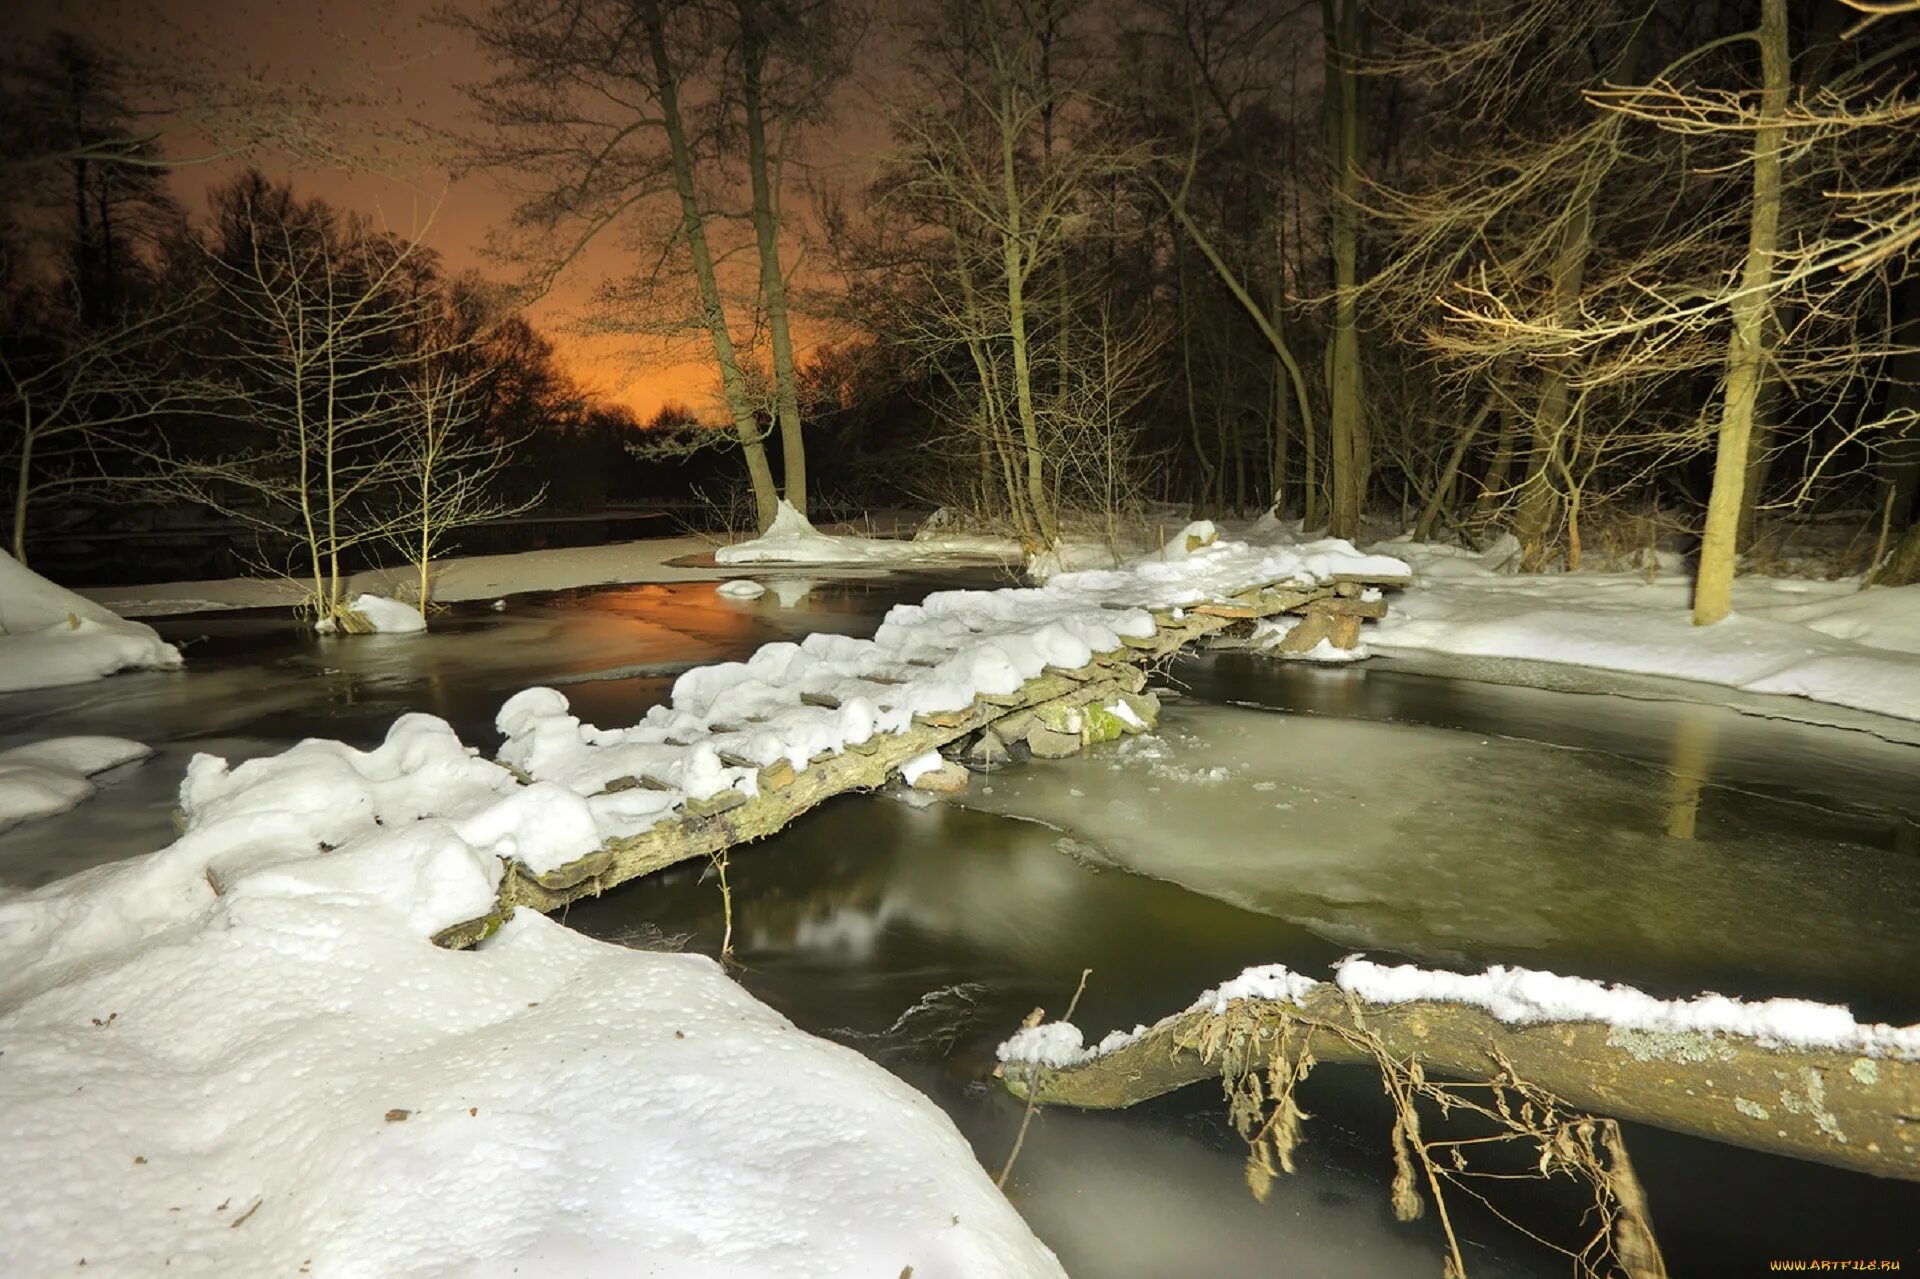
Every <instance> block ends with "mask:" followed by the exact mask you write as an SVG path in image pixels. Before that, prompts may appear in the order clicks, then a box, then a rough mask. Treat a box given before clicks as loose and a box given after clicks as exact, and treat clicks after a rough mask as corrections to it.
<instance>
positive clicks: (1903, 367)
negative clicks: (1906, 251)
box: [1875, 275, 1920, 581]
mask: <svg viewBox="0 0 1920 1279" xmlns="http://www.w3.org/2000/svg"><path fill="white" fill-rule="evenodd" d="M1895 296H1896V298H1897V302H1896V304H1895V305H1896V307H1897V315H1898V318H1897V319H1896V320H1895V322H1894V328H1893V345H1894V348H1895V350H1894V353H1893V354H1892V355H1891V356H1889V357H1888V359H1887V376H1886V384H1887V404H1886V417H1887V418H1888V419H1889V421H1890V422H1891V423H1892V427H1891V432H1892V438H1890V439H1889V440H1887V441H1886V443H1885V444H1884V445H1883V446H1882V447H1881V450H1880V486H1881V488H1880V491H1881V495H1882V497H1881V501H1882V509H1883V510H1885V511H1887V512H1888V518H1889V519H1891V520H1892V521H1893V525H1894V527H1895V528H1901V527H1905V526H1906V525H1908V524H1910V523H1914V522H1917V521H1920V275H1912V276H1908V277H1907V282H1906V283H1905V284H1903V285H1901V286H1900V291H1899V293H1898V294H1896V295H1895ZM1907 540H1908V541H1911V540H1912V537H1911V535H1909V536H1908V538H1907ZM1875 580H1876V581H1878V580H1881V579H1880V578H1879V577H1877V576H1876V578H1875ZM1905 580H1908V581H1911V580H1913V574H1911V573H1909V575H1908V577H1907V578H1906V579H1905Z"/></svg>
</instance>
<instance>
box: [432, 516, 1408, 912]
mask: <svg viewBox="0 0 1920 1279" xmlns="http://www.w3.org/2000/svg"><path fill="white" fill-rule="evenodd" d="M1408 578H1409V573H1408V569H1407V566H1406V565H1405V564H1403V563H1401V562H1400V561H1398V560H1395V559H1391V558H1389V557H1385V556H1368V555H1361V554H1359V553H1357V552H1355V551H1354V549H1353V548H1352V547H1351V546H1350V545H1349V544H1347V543H1345V542H1341V541H1326V542H1318V543H1311V544H1307V545H1304V546H1299V547H1292V548H1286V549H1280V550H1276V549H1274V548H1270V547H1265V548H1256V547H1249V546H1246V545H1243V544H1237V543H1235V544H1224V545H1205V546H1196V547H1188V546H1186V545H1185V544H1184V543H1182V544H1180V545H1179V546H1177V547H1176V548H1175V549H1174V550H1173V551H1172V553H1171V554H1170V557H1169V558H1168V559H1165V560H1154V561H1149V562H1147V563H1143V564H1138V565H1135V566H1132V567H1130V568H1126V569H1119V570H1112V571H1101V572H1087V573H1073V574H1066V575H1062V576H1060V577H1056V578H1054V579H1053V580H1052V581H1050V582H1049V583H1048V584H1047V585H1045V586H1042V587H1034V588H1024V589H1008V590H998V591H951V592H944V593H940V594H936V595H933V596H930V597H928V598H927V600H926V601H924V602H923V603H921V604H913V605H902V606H900V607H898V608H895V609H894V610H892V611H891V612H890V613H889V614H888V615H887V617H886V619H885V620H884V621H883V622H882V623H881V625H880V628H879V630H878V631H877V632H876V633H875V635H874V638H873V639H871V640H859V639H852V638H849V637H846V636H841V635H811V636H808V637H807V638H806V639H805V640H804V641H803V642H801V643H799V644H791V643H776V644H769V645H766V646H765V647H763V648H761V649H760V650H759V651H758V652H756V653H755V654H754V655H753V656H752V657H751V658H749V659H748V660H747V661H745V662H730V663H725V664H722V665H716V666H708V667H702V668H700V669H697V670H693V671H689V672H687V673H686V674H685V675H683V676H682V677H681V678H680V679H679V681H678V682H677V683H676V684H675V686H674V689H673V695H672V698H671V700H670V702H669V703H668V704H666V705H663V706H657V707H655V708H653V710H651V711H650V712H649V713H648V714H647V716H646V718H645V719H643V720H642V721H641V722H640V723H639V724H637V725H635V726H633V727H631V728H627V729H600V728H595V727H593V726H591V725H587V724H582V723H581V722H580V721H579V720H578V719H577V718H575V717H574V716H573V715H571V714H570V713H569V712H568V708H567V702H566V699H565V698H564V697H563V696H562V695H561V694H560V693H558V692H556V691H555V690H552V689H545V688H537V689H529V690H527V691H526V692H524V693H521V694H519V695H518V696H516V697H514V698H513V699H512V700H510V701H509V702H508V703H507V704H506V705H505V706H504V707H503V708H502V709H501V712H500V717H499V727H500V729H501V731H502V732H503V733H505V734H506V736H507V741H506V744H505V745H504V746H503V747H502V749H501V752H500V760H501V762H502V763H503V764H505V765H507V766H508V767H510V768H512V769H514V770H515V771H516V773H517V774H518V775H519V777H520V778H521V780H522V781H523V782H525V783H526V785H525V787H524V789H523V794H525V795H526V796H527V800H528V805H527V811H528V812H529V813H537V814H538V817H537V820H534V821H529V822H526V823H524V824H522V826H521V829H520V830H519V831H518V832H517V835H516V838H515V840H514V842H513V848H514V852H513V854H512V855H511V856H510V857H508V858H507V859H506V865H505V870H504V873H503V875H502V877H501V881H500V886H499V893H498V898H497V902H496V905H495V908H494V910H493V911H492V912H490V913H489V914H487V915H486V916H484V917H481V918H476V919H472V920H468V921H467V922H465V923H462V924H458V925H456V926H454V927H452V928H448V929H446V930H444V931H442V932H441V933H439V934H438V936H437V938H436V940H438V941H439V942H440V943H441V944H443V945H447V946H466V945H471V944H473V943H474V942H476V941H478V940H480V939H481V938H483V937H485V936H487V935H488V934H489V933H490V932H491V931H492V930H493V929H495V928H496V927H498V926H499V924H500V922H501V921H502V920H503V919H505V918H506V917H507V916H508V915H509V914H510V913H511V912H512V911H513V910H514V909H515V908H516V907H521V906H526V907H531V908H532V909H535V910H539V911H543V912H545V911H552V910H555V909H558V908H559V907H561V906H563V905H565V904H566V903H567V902H570V901H573V900H576V899H578V898H580V897H585V896H592V895H597V894H599V893H601V892H603V891H605V890H606V889H608V888H610V887H612V886H614V885H616V884H619V883H622V882H624V881H626V880H630V879H634V878H636V877H638V876H641V875H645V874H648V873H650V872H652V871H656V870H660V869H662V868H664V867H667V866H671V865H674V864H676V863H678V862H683V861H687V860H689V859H692V858H699V857H711V856H715V855H717V854H719V853H721V852H723V851H724V850H726V849H728V848H731V847H733V846H734V845H737V844H743V843H747V842H749V841H751V840H756V839H761V838H764V837H765V836H768V835H771V834H773V833H774V832H775V831H778V830H779V829H781V828H782V827H783V826H785V825H786V824H787V823H788V822H790V821H792V820H793V819H794V818H795V817H797V816H799V815H800V814H801V813H804V812H806V811H807V810H808V809H810V808H812V807H814V806H815V805H816V804H819V803H820V802H821V801H823V800H826V799H829V798H831V797H833V796H835V795H839V794H843V793H845V792H848V791H856V790H866V789H871V788H873V787H876V786H879V785H881V784H882V783H884V782H885V781H886V780H887V779H888V778H889V777H891V776H893V775H895V774H897V773H904V774H905V775H907V777H908V779H909V780H913V778H914V777H916V776H918V775H919V774H920V773H922V772H923V771H926V770H929V769H934V768H949V769H950V768H951V766H950V765H945V764H943V762H942V759H941V756H940V755H939V753H938V752H940V751H942V750H943V749H945V750H948V751H950V752H951V751H954V750H955V749H956V748H959V749H962V750H965V751H969V752H971V753H972V754H973V756H974V758H975V759H977V760H983V761H986V762H989V763H991V762H993V761H994V760H996V759H998V758H1002V757H1004V753H1005V752H1007V751H1009V750H1010V749H1012V748H1015V747H1017V746H1018V745H1019V744H1020V743H1024V744H1025V746H1026V747H1027V748H1028V749H1030V750H1031V751H1032V752H1033V753H1034V754H1036V755H1040V756H1050V755H1052V756H1057V755H1064V754H1068V753H1072V752H1073V751H1076V750H1078V749H1080V748H1081V747H1083V746H1084V745H1086V744H1087V743H1089V742H1094V741H1104V740H1109V739H1111V738H1114V737H1117V736H1120V735H1122V734H1124V733H1134V732H1144V731H1146V729H1147V728H1149V727H1150V726H1151V725H1152V723H1153V722H1154V718H1155V716H1156V714H1157V709H1158V708H1157V703H1156V701H1155V700H1154V697H1153V695H1152V693H1150V692H1149V691H1148V690H1147V671H1148V668H1149V667H1151V666H1152V665H1153V664H1154V663H1156V662H1160V661H1163V660H1165V659H1168V658H1170V657H1171V656H1173V655H1174V654H1175V653H1177V652H1178V651H1179V650H1181V649H1183V648H1185V647H1187V646H1189V645H1192V644H1195V643H1198V642H1200V641H1204V640H1208V639H1212V638H1216V637H1219V636H1221V635H1222V634H1223V633H1225V632H1229V631H1238V632H1242V633H1244V632H1246V631H1248V630H1250V629H1251V628H1253V627H1254V626H1255V625H1256V624H1263V625H1265V626H1266V627H1267V628H1268V629H1269V630H1270V631H1276V632H1277V631H1280V630H1283V629H1284V630H1285V632H1286V633H1285V634H1284V635H1283V636H1281V637H1280V640H1279V642H1280V645H1281V646H1283V647H1285V648H1287V649H1291V650H1295V651H1306V650H1309V649H1312V648H1315V647H1317V646H1320V645H1328V646H1331V647H1334V648H1350V647H1351V646H1352V644H1353V642H1354V640H1355V638H1356V637H1357V635H1358V631H1359V625H1360V621H1361V619H1362V618H1366V617H1378V616H1380V615H1381V614H1382V613H1383V612H1384V611H1385V608H1386V603H1385V599H1384V597H1383V593H1382V592H1383V590H1384V589H1386V588H1391V587H1395V586H1399V585H1403V584H1405V583H1406V582H1407V580H1408ZM1283 615H1285V616H1283ZM1267 619H1275V620H1274V621H1268V620H1267Z"/></svg>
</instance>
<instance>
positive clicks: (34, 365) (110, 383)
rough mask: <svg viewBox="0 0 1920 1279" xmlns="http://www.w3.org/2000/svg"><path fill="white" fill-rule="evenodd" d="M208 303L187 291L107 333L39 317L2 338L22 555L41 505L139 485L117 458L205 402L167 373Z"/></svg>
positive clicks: (196, 387)
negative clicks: (176, 346) (155, 425)
mask: <svg viewBox="0 0 1920 1279" xmlns="http://www.w3.org/2000/svg"><path fill="white" fill-rule="evenodd" d="M199 303H200V298H199V297H198V296H197V295H195V294H192V293H183V294H179V295H176V296H173V297H171V298H168V299H166V300H165V301H164V302H162V303H160V304H157V305H155V306H153V307H151V308H149V309H147V310H146V311H144V312H142V313H139V314H135V315H131V316H128V317H127V318H125V319H122V320H119V321H117V322H114V323H110V324H107V325H104V326H101V327H98V328H92V329H89V328H86V327H83V326H82V325H81V324H80V323H79V321H78V320H77V319H72V318H69V319H66V320H61V319H60V318H58V317H52V316H46V315H37V316H35V317H34V319H35V323H34V326H33V331H32V333H30V334H23V335H20V337H19V339H18V340H15V339H14V338H13V337H12V336H11V335H10V337H9V339H8V340H5V341H0V405H4V406H5V408H4V412H5V420H7V421H8V422H9V424H10V426H11V427H12V430H11V431H10V432H9V434H10V437H11V438H10V443H9V446H8V449H7V452H10V453H11V457H10V458H9V463H10V465H9V467H8V470H9V471H10V473H11V481H12V483H11V488H12V528H11V545H12V547H13V557H14V558H15V559H16V560H19V561H20V562H21V563H22V564H24V563H26V562H27V552H26V548H27V520H28V513H29V510H30V508H31V507H32V505H33V503H34V502H35V501H37V500H39V499H42V498H45V497H49V496H51V495H53V494H56V493H71V492H74V491H75V490H79V489H86V488H98V487H101V486H103V485H111V484H115V483H122V484H124V483H129V482H131V481H132V477H130V476H128V475H125V474H122V473H120V468H119V467H118V465H117V462H116V460H115V459H116V454H117V452H118V450H119V447H120V446H121V445H122V444H125V443H130V442H132V441H133V440H135V439H137V433H136V434H134V435H130V434H129V433H130V432H136V428H138V427H139V426H140V425H141V424H143V423H146V422H149V421H150V420H151V419H153V418H154V417H156V416H157V415H160V414H163V413H166V412H168V411H170V410H173V409H177V408H182V407H185V406H187V405H189V404H194V403H198V402H200V401H201V399H202V398H203V397H204V394H205V390H206V388H205V385H204V384H203V383H202V382H200V381H198V380H196V379H189V378H184V377H179V376H176V375H173V374H172V373H170V372H169V371H168V370H167V369H166V367H165V364H166V357H165V355H164V352H163V347H164V345H165V343H166V342H167V340H168V339H169V338H171V337H173V336H175V335H177V334H178V333H179V331H180V330H181V329H182V328H183V327H184V326H185V324H186V323H187V321H188V320H189V319H190V318H191V317H192V315H193V314H194V312H195V311H196V309H197V308H198V306H199Z"/></svg>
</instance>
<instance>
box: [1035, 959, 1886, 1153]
mask: <svg viewBox="0 0 1920 1279" xmlns="http://www.w3.org/2000/svg"><path fill="white" fill-rule="evenodd" d="M1287 1025H1291V1026H1293V1027H1294V1028H1295V1037H1294V1042H1295V1044H1296V1045H1297V1044H1298V1043H1299V1032H1300V1031H1303V1030H1304V1031H1306V1032H1308V1033H1309V1034H1310V1035H1311V1036H1312V1038H1311V1049H1312V1052H1313V1055H1314V1056H1315V1057H1316V1058H1317V1059H1319V1060H1320V1061H1323V1062H1345V1063H1350V1064H1352V1063H1360V1064H1367V1065H1374V1064H1376V1061H1377V1059H1376V1057H1375V1056H1374V1053H1373V1051H1372V1050H1371V1049H1370V1048H1368V1047H1366V1046H1364V1040H1365V1037H1366V1036H1369V1035H1370V1036H1372V1037H1373V1039H1374V1040H1375V1042H1377V1043H1378V1044H1379V1045H1381V1046H1382V1047H1383V1048H1384V1049H1385V1050H1386V1051H1387V1052H1388V1053H1390V1054H1391V1055H1393V1056H1395V1057H1398V1058H1402V1059H1409V1058H1417V1059H1419V1061H1420V1063H1421V1065H1422V1067H1423V1068H1424V1069H1425V1070H1427V1071H1428V1072H1430V1073H1433V1074H1436V1075H1446V1076H1451V1077H1453V1078H1458V1079H1486V1078H1491V1077H1494V1076H1496V1075H1498V1074H1500V1073H1501V1072H1503V1071H1505V1070H1509V1069H1510V1070H1511V1071H1512V1073H1514V1074H1515V1075H1517V1076H1518V1077H1520V1078H1523V1079H1526V1080H1528V1081H1529V1082H1531V1083H1533V1084H1536V1085H1538V1086H1539V1087H1541V1088H1543V1089H1545V1090H1546V1091H1548V1092H1550V1093H1552V1094H1554V1095H1555V1096H1557V1097H1559V1098H1560V1099H1561V1100H1563V1101H1565V1102H1567V1103H1568V1104H1570V1105H1572V1106H1576V1107H1579V1108H1582V1109H1585V1110H1588V1111H1591V1112H1593V1113H1596V1114H1602V1115H1611V1116H1614V1117H1616V1118H1620V1119H1629V1120H1634V1121H1636V1122H1639V1123H1645V1124H1650V1125H1653V1126H1655V1127H1659V1128H1667V1129H1671V1130H1673V1131H1675V1132H1683V1133H1688V1134H1691V1135H1694V1136H1698V1137H1705V1138H1708V1139H1710V1140H1714V1141H1723V1142H1727V1143H1729V1144H1731V1145H1736V1146H1744V1147H1747V1148H1749V1149H1753V1150H1761V1151H1766V1152H1769V1153H1772V1154H1779V1155H1787V1156H1790V1157H1793V1158H1798V1159H1810V1160H1813V1161H1815V1162H1818V1163H1825V1164H1831V1165H1833V1166H1835V1167H1840V1168H1847V1169H1851V1170H1853V1171H1856V1172H1865V1173H1871V1174H1873V1175H1875V1176H1881V1177H1897V1178H1902V1179H1904V1180H1909V1181H1920V1026H1909V1027H1900V1028H1896V1027H1889V1026H1868V1025H1861V1024H1859V1023H1856V1022H1855V1021H1854V1020H1853V1017H1852V1016H1851V1014H1849V1013H1848V1012H1847V1010H1846V1009H1844V1008H1839V1007H1835V1006H1833V1005H1826V1004H1813V1003H1808V1002H1806V1001H1803V1000H1769V1001H1766V1002H1764V1003H1743V1002H1741V1001H1739V1000H1732V999H1727V998H1725V997H1723V996H1719V995H1704V996H1701V997H1699V998H1697V999H1693V1000H1684V1001H1682V1000H1658V999H1654V998H1652V997H1651V996H1648V995H1645V994H1643V993H1641V992H1640V991H1637V990H1633V989H1631V988H1627V987H1618V986H1614V987H1608V986H1602V985H1601V984H1599V983H1597V982H1591V981H1586V980H1584V979H1580V978H1570V977H1561V976H1558V975H1556V974H1552V973H1538V972H1529V971H1527V970H1524V969H1503V968H1497V967H1496V968H1493V969H1489V970H1488V971H1487V972H1485V973H1482V974H1478V975H1473V976H1468V975H1463V974H1458V973H1446V972H1435V971H1432V970H1425V969H1416V968H1406V967H1403V968H1387V967H1384V966H1381V965H1377V964H1372V963H1369V962H1368V961H1366V960H1363V959H1357V958H1356V959H1349V960H1347V961H1345V962H1344V963H1343V964H1341V965H1340V966H1339V968H1338V970H1337V977H1336V980H1335V981H1332V982H1323V981H1315V980H1313V979H1311V978H1307V977H1302V976H1300V975H1299V974H1296V973H1289V972H1287V971H1286V970H1285V969H1284V968H1280V967H1279V966H1274V967H1272V968H1269V969H1253V970H1249V971H1248V972H1247V973H1245V974H1243V975H1242V976H1241V977H1240V978H1239V979H1237V980H1236V981H1235V982H1233V983H1229V984H1228V985H1226V986H1223V987H1221V988H1220V989H1219V990H1217V991H1208V992H1206V993H1205V994H1203V995H1202V996H1201V997H1200V998H1199V999H1198V1000H1196V1001H1195V1003H1194V1004H1193V1005H1192V1006H1191V1007H1190V1008H1188V1009H1187V1010H1186V1011H1185V1012H1182V1013H1178V1014H1176V1015H1174V1016H1171V1017H1168V1018H1166V1019H1165V1020H1163V1021H1161V1022H1159V1023H1157V1024H1155V1025H1153V1026H1151V1027H1145V1026H1143V1027H1138V1028H1136V1029H1135V1030H1134V1031H1132V1032H1119V1031H1116V1032H1115V1033H1114V1034H1112V1035H1109V1036H1108V1037H1107V1038H1106V1039H1105V1040H1104V1041H1102V1042H1101V1043H1100V1044H1098V1045H1096V1046H1094V1047H1093V1048H1090V1049H1089V1048H1084V1047H1082V1042H1081V1035H1080V1032H1079V1031H1078V1030H1077V1029H1075V1028H1074V1027H1072V1026H1070V1025H1067V1024H1065V1023H1061V1022H1055V1023H1051V1024H1047V1025H1040V1026H1034V1027H1030V1028H1027V1029H1024V1030H1021V1031H1020V1032H1019V1033H1017V1034H1016V1035H1015V1036H1014V1037H1013V1038H1011V1039H1009V1040H1008V1041H1007V1042H1006V1043H1004V1044H1002V1045H1001V1047H1000V1057H1001V1061H1002V1063H1003V1064H1002V1066H1001V1067H1000V1070H999V1072H998V1073H999V1075H1000V1077H1001V1079H1002V1081H1003V1083H1004V1084H1005V1086H1006V1087H1007V1088H1008V1090H1009V1091H1011V1092H1013V1093H1014V1094H1015V1095H1016V1096H1019V1097H1022V1098H1027V1097H1031V1098H1032V1099H1033V1100H1034V1101H1036V1102H1038V1103H1042V1104H1047V1105H1063V1106H1079V1107H1087V1108H1113V1107H1121V1106H1131V1105H1134V1104H1135V1103H1137V1102H1141V1101H1145V1100H1147V1099H1149V1098H1151V1097H1157V1096H1159V1095H1161V1094H1162V1093H1166V1092H1170V1091H1172V1090H1173V1089H1175V1088H1179V1087H1182V1086H1184V1085H1186V1084H1190V1083H1194V1082H1197V1081H1199V1080H1202V1079H1212V1078H1217V1077H1219V1076H1220V1075H1221V1074H1222V1070H1223V1066H1225V1065H1229V1064H1230V1065H1232V1066H1233V1067H1234V1068H1235V1069H1241V1070H1244V1069H1248V1068H1251V1067H1254V1066H1258V1065H1260V1064H1262V1063H1264V1062H1265V1060H1266V1058H1267V1056H1268V1053H1269V1052H1270V1050H1271V1047H1272V1045H1273V1044H1275V1043H1277V1042H1279V1038H1280V1034H1281V1030H1282V1028H1283V1027H1285V1026H1287ZM1315 1032H1321V1033H1315ZM1209 1044H1211V1045H1224V1046H1223V1047H1219V1048H1217V1049H1216V1051H1214V1052H1213V1053H1211V1054H1210V1053H1209V1052H1208V1051H1207V1050H1206V1049H1205V1048H1204V1047H1203V1045H1209Z"/></svg>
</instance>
